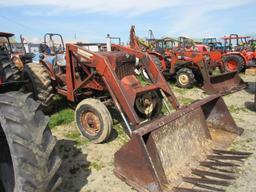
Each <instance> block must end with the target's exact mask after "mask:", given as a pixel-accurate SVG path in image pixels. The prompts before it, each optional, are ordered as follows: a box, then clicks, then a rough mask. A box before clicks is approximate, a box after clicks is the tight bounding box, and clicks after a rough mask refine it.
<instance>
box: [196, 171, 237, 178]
mask: <svg viewBox="0 0 256 192" xmlns="http://www.w3.org/2000/svg"><path fill="white" fill-rule="evenodd" d="M192 174H194V175H197V176H200V177H205V176H210V177H216V178H219V179H227V180H233V179H236V177H234V176H231V175H227V174H222V173H216V172H210V171H203V170H198V169H192Z"/></svg>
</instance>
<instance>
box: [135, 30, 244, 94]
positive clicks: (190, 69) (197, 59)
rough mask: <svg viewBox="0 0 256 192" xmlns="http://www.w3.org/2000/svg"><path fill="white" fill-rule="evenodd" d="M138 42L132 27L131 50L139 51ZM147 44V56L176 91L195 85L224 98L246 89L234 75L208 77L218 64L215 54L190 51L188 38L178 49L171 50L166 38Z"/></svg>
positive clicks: (193, 45) (218, 56)
mask: <svg viewBox="0 0 256 192" xmlns="http://www.w3.org/2000/svg"><path fill="white" fill-rule="evenodd" d="M140 42H141V41H140V40H139V38H138V37H136V35H135V27H134V26H132V27H131V30H130V46H131V48H133V49H135V50H143V49H142V48H141V46H142V44H141V43H140ZM149 43H150V45H154V48H153V49H150V48H149V47H147V48H146V51H147V53H149V54H150V55H151V57H152V58H153V60H154V61H155V63H156V64H157V66H158V68H159V69H160V71H162V73H163V74H164V75H165V76H166V77H176V85H177V86H179V87H182V88H191V87H192V86H193V84H194V83H195V82H197V83H198V84H199V85H201V87H202V88H203V89H204V91H205V92H206V93H208V94H213V93H221V94H228V93H232V92H234V91H238V90H241V89H243V88H245V87H246V84H245V83H244V82H243V80H242V79H241V78H240V77H239V76H238V74H237V73H236V72H233V73H222V74H220V75H212V74H211V72H212V70H213V68H214V67H216V66H219V62H222V60H221V53H219V52H207V51H205V52H199V51H198V50H194V49H195V48H196V47H195V44H194V42H193V41H192V40H191V41H189V43H188V38H185V37H182V38H180V41H179V44H178V47H173V45H174V41H173V40H172V39H169V38H164V39H158V40H155V41H152V40H151V41H150V42H149ZM222 72H223V70H222ZM142 74H144V72H143V71H142ZM146 78H147V77H146Z"/></svg>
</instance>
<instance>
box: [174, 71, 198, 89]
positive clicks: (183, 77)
mask: <svg viewBox="0 0 256 192" xmlns="http://www.w3.org/2000/svg"><path fill="white" fill-rule="evenodd" d="M195 81H196V80H195V75H194V73H193V71H192V70H191V69H189V68H186V67H184V68H181V69H179V70H178V72H177V74H176V85H177V87H180V88H186V89H189V88H192V87H193V85H194V83H195Z"/></svg>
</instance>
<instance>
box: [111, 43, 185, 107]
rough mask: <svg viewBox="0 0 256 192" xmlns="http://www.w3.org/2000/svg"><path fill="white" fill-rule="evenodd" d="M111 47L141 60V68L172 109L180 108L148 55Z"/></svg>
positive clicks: (116, 46) (115, 46)
mask: <svg viewBox="0 0 256 192" xmlns="http://www.w3.org/2000/svg"><path fill="white" fill-rule="evenodd" d="M112 47H113V48H114V49H118V50H121V51H125V52H127V53H129V54H133V55H135V56H136V57H137V58H139V59H141V60H144V61H145V62H143V64H144V65H143V68H145V69H146V70H147V72H148V74H149V76H150V78H151V80H152V82H153V83H154V84H155V83H158V84H159V86H160V87H161V89H162V90H163V91H164V93H165V94H166V96H167V98H168V100H169V102H170V103H171V104H172V106H173V108H174V109H176V110H177V109H179V108H180V104H179V102H178V100H177V98H176V97H175V95H174V93H173V92H172V90H171V88H170V86H169V85H168V83H167V82H166V80H165V78H164V76H163V75H162V73H161V72H160V71H159V69H158V67H157V66H156V64H155V63H154V61H153V60H152V58H151V57H150V55H149V54H148V53H143V52H141V51H139V50H134V49H132V48H130V47H124V46H121V45H117V44H113V45H112Z"/></svg>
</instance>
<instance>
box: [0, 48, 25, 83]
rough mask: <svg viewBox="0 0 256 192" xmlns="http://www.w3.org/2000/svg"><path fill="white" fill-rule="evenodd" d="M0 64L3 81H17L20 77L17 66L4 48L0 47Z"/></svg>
mask: <svg viewBox="0 0 256 192" xmlns="http://www.w3.org/2000/svg"><path fill="white" fill-rule="evenodd" d="M0 66H1V68H2V74H1V75H3V76H4V78H3V79H4V81H5V82H7V81H17V80H19V79H20V71H19V69H18V68H17V66H16V65H15V64H14V63H13V62H12V61H11V59H10V56H9V55H8V54H7V53H6V51H5V50H4V49H0Z"/></svg>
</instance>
